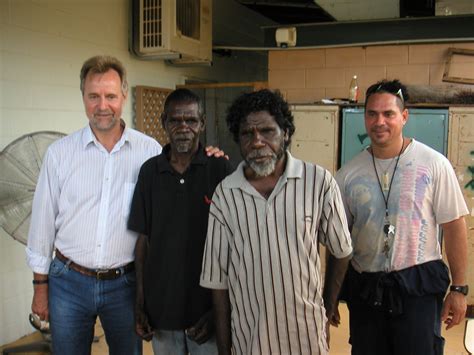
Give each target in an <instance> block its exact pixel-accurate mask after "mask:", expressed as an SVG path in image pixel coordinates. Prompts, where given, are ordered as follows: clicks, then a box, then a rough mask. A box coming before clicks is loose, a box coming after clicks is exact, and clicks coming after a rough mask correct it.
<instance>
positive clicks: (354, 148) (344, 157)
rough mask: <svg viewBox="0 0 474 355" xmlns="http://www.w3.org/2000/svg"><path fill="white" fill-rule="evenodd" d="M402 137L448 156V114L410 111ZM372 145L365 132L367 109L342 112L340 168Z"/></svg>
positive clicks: (424, 110)
mask: <svg viewBox="0 0 474 355" xmlns="http://www.w3.org/2000/svg"><path fill="white" fill-rule="evenodd" d="M408 112H409V116H408V122H407V124H406V125H405V128H404V129H403V134H404V135H405V136H407V137H413V138H415V139H416V140H417V141H419V142H422V143H425V144H426V145H428V146H430V147H431V148H433V149H435V150H437V151H438V152H440V153H442V154H444V155H446V153H447V147H448V117H449V114H448V110H447V109H446V110H445V109H418V108H417V109H409V110H408ZM369 145H370V138H369V137H368V135H367V133H366V131H365V125H364V109H363V108H346V109H343V111H342V139H341V165H343V164H344V163H346V162H348V161H349V160H351V159H352V158H353V157H354V156H355V155H356V154H357V153H359V152H361V151H362V150H363V149H365V148H366V147H367V146H369Z"/></svg>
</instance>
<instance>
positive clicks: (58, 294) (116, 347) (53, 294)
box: [49, 259, 142, 355]
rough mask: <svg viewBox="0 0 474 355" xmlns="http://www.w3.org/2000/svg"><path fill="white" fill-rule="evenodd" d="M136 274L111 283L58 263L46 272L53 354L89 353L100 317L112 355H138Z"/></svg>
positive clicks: (140, 346) (131, 273)
mask: <svg viewBox="0 0 474 355" xmlns="http://www.w3.org/2000/svg"><path fill="white" fill-rule="evenodd" d="M134 304H135V273H134V272H129V273H128V274H125V275H123V276H121V277H119V278H117V279H114V280H96V279H95V278H94V277H90V276H85V275H82V274H80V273H78V272H76V271H74V270H72V269H70V268H69V267H68V266H67V265H66V264H64V263H63V262H61V261H60V260H58V259H54V260H53V261H52V263H51V266H50V269H49V317H50V327H51V336H52V345H53V353H54V354H58V355H63V354H64V355H66V354H67V355H86V354H90V353H91V344H92V340H93V338H94V324H95V321H96V318H97V316H99V319H100V322H101V323H102V328H103V329H104V332H105V339H106V341H107V344H108V346H109V354H111V355H140V354H141V353H142V343H141V339H140V338H139V337H138V336H137V335H136V334H135V319H134Z"/></svg>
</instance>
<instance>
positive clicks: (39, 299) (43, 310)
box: [31, 284, 49, 321]
mask: <svg viewBox="0 0 474 355" xmlns="http://www.w3.org/2000/svg"><path fill="white" fill-rule="evenodd" d="M31 311H32V312H33V313H34V314H37V315H38V316H39V317H40V319H41V320H44V321H49V307H48V284H41V285H35V286H34V293H33V302H32V303H31Z"/></svg>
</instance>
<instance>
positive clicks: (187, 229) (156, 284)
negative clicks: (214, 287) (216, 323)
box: [128, 145, 232, 330]
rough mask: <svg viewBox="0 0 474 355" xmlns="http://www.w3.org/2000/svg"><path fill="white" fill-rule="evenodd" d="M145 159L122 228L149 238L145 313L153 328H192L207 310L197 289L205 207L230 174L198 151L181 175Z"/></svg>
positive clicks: (161, 161) (161, 158) (207, 299)
mask: <svg viewBox="0 0 474 355" xmlns="http://www.w3.org/2000/svg"><path fill="white" fill-rule="evenodd" d="M169 151H170V146H169V145H167V146H166V147H164V149H163V152H162V153H161V154H160V155H158V156H156V157H153V158H151V159H149V160H148V161H146V162H145V163H144V164H143V165H142V167H141V169H140V174H139V176H138V181H137V185H136V187H135V192H134V195H133V200H132V207H131V211H130V218H129V222H128V228H129V229H131V230H133V231H136V232H138V233H141V234H144V235H146V236H148V237H149V248H148V254H147V256H146V260H145V268H144V294H145V310H146V312H147V315H148V319H149V322H150V325H151V326H152V327H154V328H156V329H165V330H178V329H186V328H188V327H190V326H192V325H194V324H195V323H196V322H197V321H198V320H199V318H200V317H201V316H202V315H203V314H204V313H206V312H207V311H208V310H210V308H211V307H212V300H211V294H210V290H208V289H205V288H202V287H200V286H199V276H200V274H201V263H202V255H203V250H204V243H205V241H206V233H207V220H208V214H209V205H210V202H211V198H212V195H213V193H214V189H215V188H216V186H217V184H219V182H221V180H222V179H224V177H226V176H227V175H228V174H230V173H231V172H232V169H231V166H230V164H229V162H228V161H227V160H226V159H223V158H214V157H207V156H206V154H205V152H204V149H203V148H202V147H201V146H199V150H198V152H197V153H196V155H195V157H194V158H193V160H192V161H191V164H190V166H189V167H188V169H187V170H186V171H185V172H184V174H182V175H181V174H179V173H177V172H176V171H175V170H174V169H173V168H172V167H171V165H170V163H169V160H168V158H167V156H168V155H169Z"/></svg>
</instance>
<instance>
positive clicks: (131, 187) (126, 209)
mask: <svg viewBox="0 0 474 355" xmlns="http://www.w3.org/2000/svg"><path fill="white" fill-rule="evenodd" d="M134 191H135V183H133V182H126V183H125V187H124V192H123V201H122V216H123V217H125V218H126V219H128V216H129V215H130V207H131V206H132V198H133V192H134Z"/></svg>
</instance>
